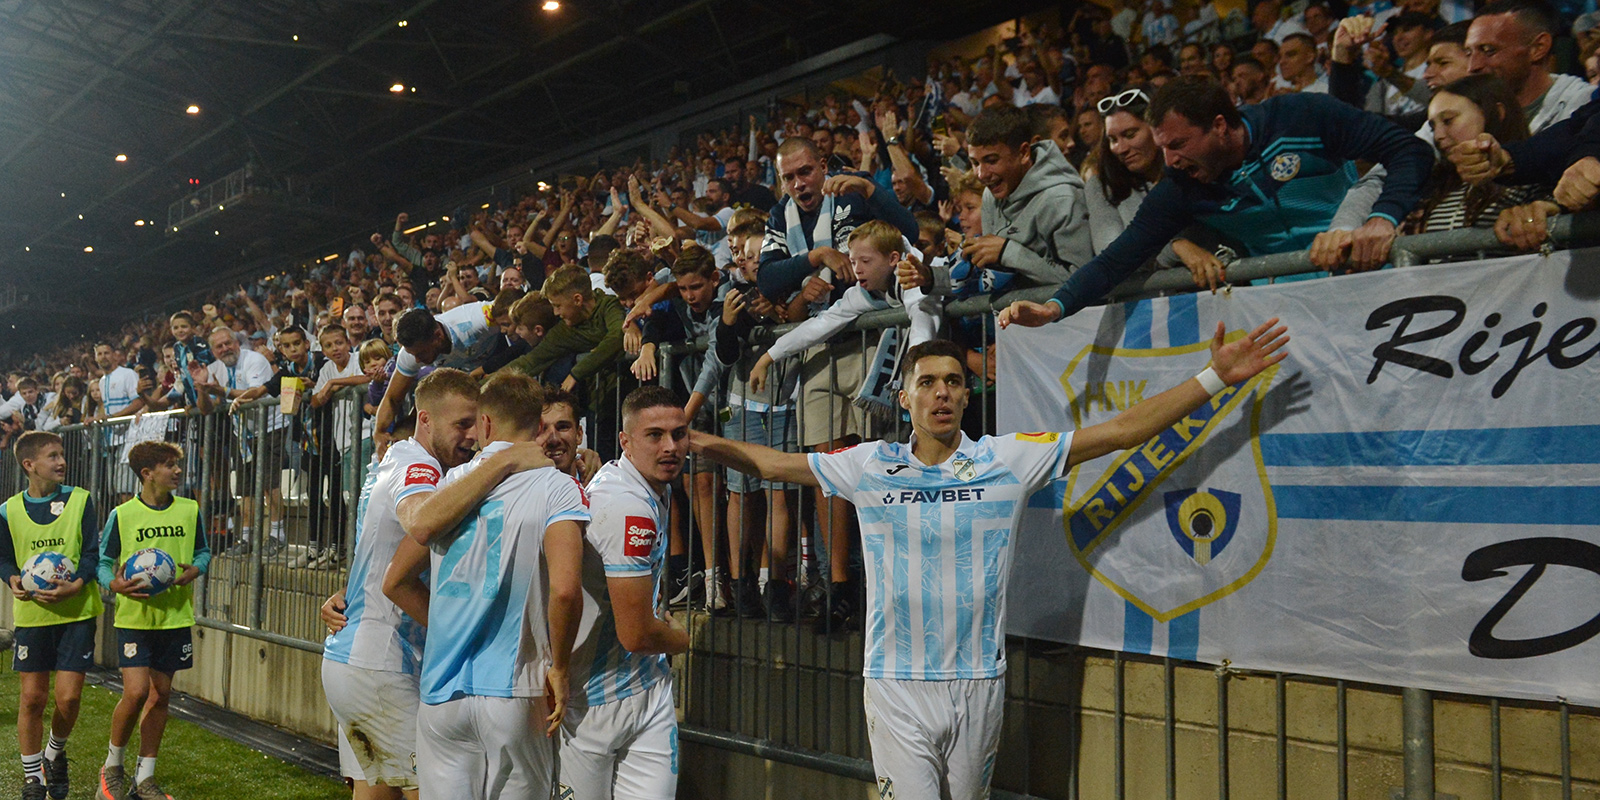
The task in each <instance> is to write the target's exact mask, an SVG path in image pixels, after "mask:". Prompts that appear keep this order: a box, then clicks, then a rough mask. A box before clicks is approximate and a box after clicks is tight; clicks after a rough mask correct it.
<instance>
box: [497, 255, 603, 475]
mask: <svg viewBox="0 0 1600 800" xmlns="http://www.w3.org/2000/svg"><path fill="white" fill-rule="evenodd" d="M618 252H621V251H618ZM612 257H613V258H615V257H616V254H613V255H612ZM541 293H542V294H543V295H544V298H545V299H546V300H548V301H549V302H550V308H551V310H552V311H554V312H555V315H556V317H557V318H559V319H560V321H559V322H557V323H556V324H555V326H554V327H552V328H551V329H550V332H549V333H547V334H545V336H544V338H543V339H542V340H540V342H539V344H538V345H536V346H534V348H533V349H532V350H530V351H528V353H527V355H524V356H522V357H520V358H518V359H516V360H515V361H512V362H511V363H510V364H507V365H506V367H505V368H506V369H512V370H516V371H518V372H521V373H523V374H525V375H528V376H531V377H532V378H533V379H534V380H536V381H542V382H546V383H553V382H554V376H550V375H546V371H547V370H549V369H550V368H551V367H552V366H554V365H555V364H556V362H557V361H559V360H561V359H562V358H564V357H566V356H577V360H576V361H575V362H574V363H573V365H572V370H571V372H569V373H568V374H567V375H566V377H565V378H563V379H562V380H561V384H560V385H561V388H562V389H565V390H566V391H569V392H570V391H573V390H574V388H576V387H578V386H579V385H582V386H583V396H582V399H583V401H584V404H585V405H587V406H588V407H590V408H592V409H594V410H595V411H594V413H595V415H596V421H595V426H594V427H593V428H590V430H592V431H594V432H595V439H596V441H595V445H596V446H595V450H596V451H598V452H599V453H600V457H601V458H604V459H607V460H609V459H613V458H616V457H617V455H618V451H617V445H616V439H617V430H618V423H619V421H620V420H619V419H618V418H617V409H618V406H620V403H619V402H618V401H617V398H615V397H613V395H619V396H620V393H622V392H625V391H626V388H627V387H622V388H621V389H619V386H618V380H619V377H620V376H619V375H618V371H617V370H616V369H615V362H616V360H617V357H618V356H619V355H621V354H622V313H623V312H622V305H621V304H620V303H618V302H617V299H616V298H615V297H612V296H610V295H608V294H603V293H598V292H596V291H595V290H594V286H593V284H591V283H590V282H589V273H588V272H587V271H585V270H584V269H583V267H581V266H579V265H576V264H567V265H565V266H561V267H557V268H556V269H554V270H553V271H551V273H550V275H549V277H547V278H545V281H544V287H543V289H542V290H541ZM580 354H581V355H580Z"/></svg>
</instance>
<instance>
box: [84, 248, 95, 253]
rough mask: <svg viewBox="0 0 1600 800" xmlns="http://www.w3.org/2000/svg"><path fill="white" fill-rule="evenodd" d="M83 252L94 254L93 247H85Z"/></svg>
mask: <svg viewBox="0 0 1600 800" xmlns="http://www.w3.org/2000/svg"><path fill="white" fill-rule="evenodd" d="M83 252H85V253H93V252H94V248H93V247H85V248H83Z"/></svg>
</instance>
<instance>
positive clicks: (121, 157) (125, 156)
mask: <svg viewBox="0 0 1600 800" xmlns="http://www.w3.org/2000/svg"><path fill="white" fill-rule="evenodd" d="M127 160H128V154H127V153H118V154H117V161H119V162H121V161H127Z"/></svg>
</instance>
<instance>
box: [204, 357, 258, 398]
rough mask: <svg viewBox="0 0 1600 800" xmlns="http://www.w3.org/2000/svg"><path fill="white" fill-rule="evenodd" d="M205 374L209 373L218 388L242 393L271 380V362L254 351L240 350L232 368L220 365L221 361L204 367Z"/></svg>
mask: <svg viewBox="0 0 1600 800" xmlns="http://www.w3.org/2000/svg"><path fill="white" fill-rule="evenodd" d="M206 372H209V373H211V380H212V381H214V382H215V383H216V384H217V385H218V386H221V387H222V388H224V389H229V390H238V391H241V392H242V391H244V390H246V389H254V388H256V387H257V386H265V385H266V383H267V381H270V380H272V373H273V372H274V370H273V369H272V362H271V361H268V360H267V357H266V356H264V355H261V354H260V353H257V352H256V351H254V350H240V351H239V358H238V359H237V361H236V363H235V364H234V365H233V366H231V367H230V366H228V365H227V364H224V363H222V360H221V359H218V360H216V361H213V362H211V363H210V364H207V365H206Z"/></svg>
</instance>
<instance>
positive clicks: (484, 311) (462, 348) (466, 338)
mask: <svg viewBox="0 0 1600 800" xmlns="http://www.w3.org/2000/svg"><path fill="white" fill-rule="evenodd" d="M493 306H494V303H491V302H489V301H488V300H483V301H480V302H476V303H462V304H461V305H459V306H456V307H455V308H452V309H450V310H449V311H446V312H444V313H443V314H435V315H434V317H433V319H434V321H435V322H437V323H439V324H440V325H443V326H444V332H445V335H447V336H449V337H450V355H451V356H460V355H463V354H465V353H466V352H467V351H468V350H471V349H472V348H473V347H474V346H476V345H477V344H478V342H480V341H482V340H483V338H484V337H485V336H487V335H489V334H490V333H494V332H496V331H495V328H494V323H493V321H492V320H491V319H490V318H489V313H490V308H491V307H493ZM424 366H426V365H425V364H419V363H417V357H416V356H414V355H412V354H411V352H410V351H408V350H406V349H405V348H404V347H402V348H400V354H399V355H397V356H395V360H394V369H395V372H398V373H400V374H401V375H404V376H406V377H408V378H415V377H416V376H417V372H419V371H420V370H421V369H422V368H423V367H424Z"/></svg>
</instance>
